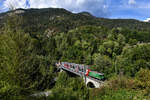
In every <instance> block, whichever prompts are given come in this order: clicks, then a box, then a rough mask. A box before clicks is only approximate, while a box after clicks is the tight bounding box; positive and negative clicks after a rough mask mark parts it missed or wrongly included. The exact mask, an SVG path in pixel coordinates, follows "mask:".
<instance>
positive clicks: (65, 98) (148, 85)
mask: <svg viewBox="0 0 150 100" xmlns="http://www.w3.org/2000/svg"><path fill="white" fill-rule="evenodd" d="M32 10H33V9H31V11H32ZM44 11H45V9H44ZM32 12H33V13H31V14H32V16H27V15H25V14H26V13H25V14H22V15H17V14H13V15H11V16H5V19H3V20H1V21H0V22H1V23H2V24H1V25H0V100H150V99H149V98H150V77H149V76H150V30H149V29H148V27H149V26H150V25H149V23H142V22H139V23H138V22H137V21H135V23H137V24H134V28H130V27H131V26H130V25H128V24H130V20H126V23H124V24H125V26H126V27H123V26H124V25H121V26H120V27H119V24H118V26H115V23H117V22H119V20H117V21H116V22H115V20H113V21H114V22H115V23H113V22H112V23H111V24H112V25H111V27H109V25H110V24H107V25H106V23H105V22H104V23H105V25H102V24H98V22H97V20H100V19H97V18H95V17H94V16H91V15H88V17H86V16H85V15H82V14H78V15H73V14H71V13H69V12H68V13H67V14H68V15H63V16H64V17H61V16H60V17H54V19H53V20H52V19H51V20H52V21H51V22H49V23H48V22H46V20H44V18H45V16H43V17H42V16H39V17H41V19H43V23H41V22H40V21H39V20H41V19H38V18H37V19H34V21H33V23H32V22H30V21H31V20H30V19H31V18H30V17H32V18H34V17H35V16H33V15H34V14H36V13H34V10H33V11H32ZM57 13H58V14H60V15H61V14H62V13H66V12H61V13H60V11H58V12H57V10H56V14H57ZM39 15H41V14H40V12H39ZM26 16H27V17H26ZM36 16H38V15H37V14H36ZM66 16H71V17H66ZM75 16H76V18H75ZM81 17H83V19H84V17H85V18H87V21H85V20H86V19H84V20H83V22H82V23H80V21H81V20H80V21H77V20H75V19H78V18H79V19H80V18H81ZM6 18H7V19H6ZM50 18H51V17H50ZM70 18H75V19H72V20H75V21H71V20H70ZM67 19H68V20H70V21H69V22H67ZM90 19H91V20H90ZM88 20H90V21H88ZM104 20H107V19H104ZM44 21H45V23H44ZM128 21H129V22H128ZM133 21H134V20H133ZM36 23H37V24H36ZM46 23H48V25H47V24H46ZM96 23H97V24H96ZM35 24H36V25H35ZM113 24H114V25H113ZM132 24H133V23H132ZM144 25H147V27H144ZM107 26H108V27H107ZM113 26H114V27H113ZM139 26H141V27H139ZM58 61H65V62H72V63H78V64H85V65H89V66H90V68H91V70H94V71H98V72H101V73H104V75H105V77H106V80H105V84H106V85H104V86H102V87H100V88H88V87H87V86H86V85H85V83H84V81H83V79H81V78H80V77H70V76H69V75H68V74H67V73H65V72H62V73H60V72H57V69H56V66H55V63H56V62H58ZM55 78H57V81H56V82H55ZM49 90H50V91H52V93H51V94H50V95H49V96H47V97H45V96H39V97H34V96H31V94H34V93H37V92H40V91H49Z"/></svg>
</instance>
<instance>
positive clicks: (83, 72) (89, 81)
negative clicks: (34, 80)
mask: <svg viewBox="0 0 150 100" xmlns="http://www.w3.org/2000/svg"><path fill="white" fill-rule="evenodd" d="M56 66H57V67H58V69H60V70H61V71H67V72H70V73H72V74H74V75H77V76H79V77H82V78H83V80H84V82H85V84H86V86H88V87H90V88H99V87H101V86H102V85H103V84H104V81H102V80H101V79H99V78H97V77H93V76H91V75H89V74H88V73H89V72H94V71H90V70H89V66H87V65H83V64H75V63H68V62H59V63H56ZM94 73H95V74H96V75H103V74H102V73H98V72H94Z"/></svg>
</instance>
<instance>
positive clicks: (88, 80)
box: [83, 77, 104, 88]
mask: <svg viewBox="0 0 150 100" xmlns="http://www.w3.org/2000/svg"><path fill="white" fill-rule="evenodd" d="M83 79H84V82H85V84H86V86H87V87H90V88H100V87H101V86H103V85H104V82H102V81H98V80H95V79H93V78H90V77H86V78H85V77H83Z"/></svg>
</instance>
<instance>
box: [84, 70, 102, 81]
mask: <svg viewBox="0 0 150 100" xmlns="http://www.w3.org/2000/svg"><path fill="white" fill-rule="evenodd" d="M86 76H90V77H92V78H95V79H98V80H104V79H105V77H104V74H103V73H98V72H96V71H91V70H90V69H87V71H86Z"/></svg>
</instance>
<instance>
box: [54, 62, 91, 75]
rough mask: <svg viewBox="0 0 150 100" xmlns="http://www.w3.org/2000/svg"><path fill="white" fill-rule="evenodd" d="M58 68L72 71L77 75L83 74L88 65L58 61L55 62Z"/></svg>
mask: <svg viewBox="0 0 150 100" xmlns="http://www.w3.org/2000/svg"><path fill="white" fill-rule="evenodd" d="M56 65H57V66H58V67H59V68H62V69H64V70H67V71H70V72H73V73H75V74H77V75H80V76H84V75H85V73H86V69H87V68H88V66H86V65H82V64H75V63H68V62H61V63H60V62H59V63H57V64H56Z"/></svg>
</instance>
